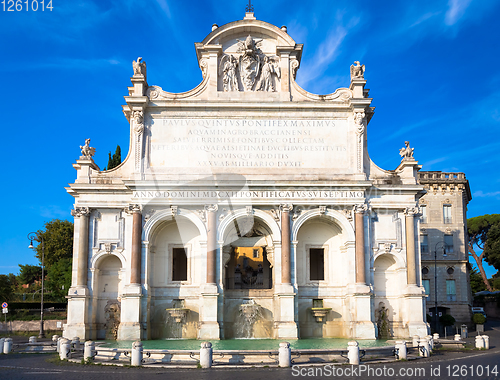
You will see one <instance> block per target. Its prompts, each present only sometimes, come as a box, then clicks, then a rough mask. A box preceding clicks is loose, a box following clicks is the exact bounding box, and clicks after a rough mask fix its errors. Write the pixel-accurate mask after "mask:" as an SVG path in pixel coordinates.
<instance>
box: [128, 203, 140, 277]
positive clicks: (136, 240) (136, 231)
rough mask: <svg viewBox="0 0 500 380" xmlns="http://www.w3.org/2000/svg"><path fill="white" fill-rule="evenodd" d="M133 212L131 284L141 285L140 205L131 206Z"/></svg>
mask: <svg viewBox="0 0 500 380" xmlns="http://www.w3.org/2000/svg"><path fill="white" fill-rule="evenodd" d="M129 210H130V212H132V254H131V258H130V262H131V268H130V283H131V284H140V283H141V251H142V214H141V207H140V205H131V206H130V207H129Z"/></svg>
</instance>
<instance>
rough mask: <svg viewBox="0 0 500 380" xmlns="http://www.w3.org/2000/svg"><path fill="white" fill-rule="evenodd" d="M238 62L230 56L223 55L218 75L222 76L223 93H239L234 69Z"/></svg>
mask: <svg viewBox="0 0 500 380" xmlns="http://www.w3.org/2000/svg"><path fill="white" fill-rule="evenodd" d="M237 67H238V61H237V60H236V58H234V56H232V55H224V56H223V57H222V59H221V61H220V69H219V75H222V84H223V86H224V91H225V92H228V91H239V88H238V78H237V76H236V68H237Z"/></svg>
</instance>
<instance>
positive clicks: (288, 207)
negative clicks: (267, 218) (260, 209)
mask: <svg viewBox="0 0 500 380" xmlns="http://www.w3.org/2000/svg"><path fill="white" fill-rule="evenodd" d="M292 210H293V205H292V204H290V203H282V204H280V211H281V212H290V211H292Z"/></svg>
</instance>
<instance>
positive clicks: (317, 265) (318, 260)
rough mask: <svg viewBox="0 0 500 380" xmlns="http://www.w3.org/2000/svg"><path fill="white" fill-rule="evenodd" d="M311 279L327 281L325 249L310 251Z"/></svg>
mask: <svg viewBox="0 0 500 380" xmlns="http://www.w3.org/2000/svg"><path fill="white" fill-rule="evenodd" d="M309 279H310V280H311V281H321V280H324V279H325V249H324V248H311V249H310V250H309Z"/></svg>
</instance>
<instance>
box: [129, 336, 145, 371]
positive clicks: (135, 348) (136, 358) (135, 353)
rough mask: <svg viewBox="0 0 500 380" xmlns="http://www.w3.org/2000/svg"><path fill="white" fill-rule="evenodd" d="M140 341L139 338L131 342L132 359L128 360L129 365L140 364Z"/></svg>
mask: <svg viewBox="0 0 500 380" xmlns="http://www.w3.org/2000/svg"><path fill="white" fill-rule="evenodd" d="M142 350H143V348H142V342H141V341H140V340H136V341H135V342H134V343H132V360H131V361H130V365H132V366H136V367H140V366H141V365H142Z"/></svg>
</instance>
